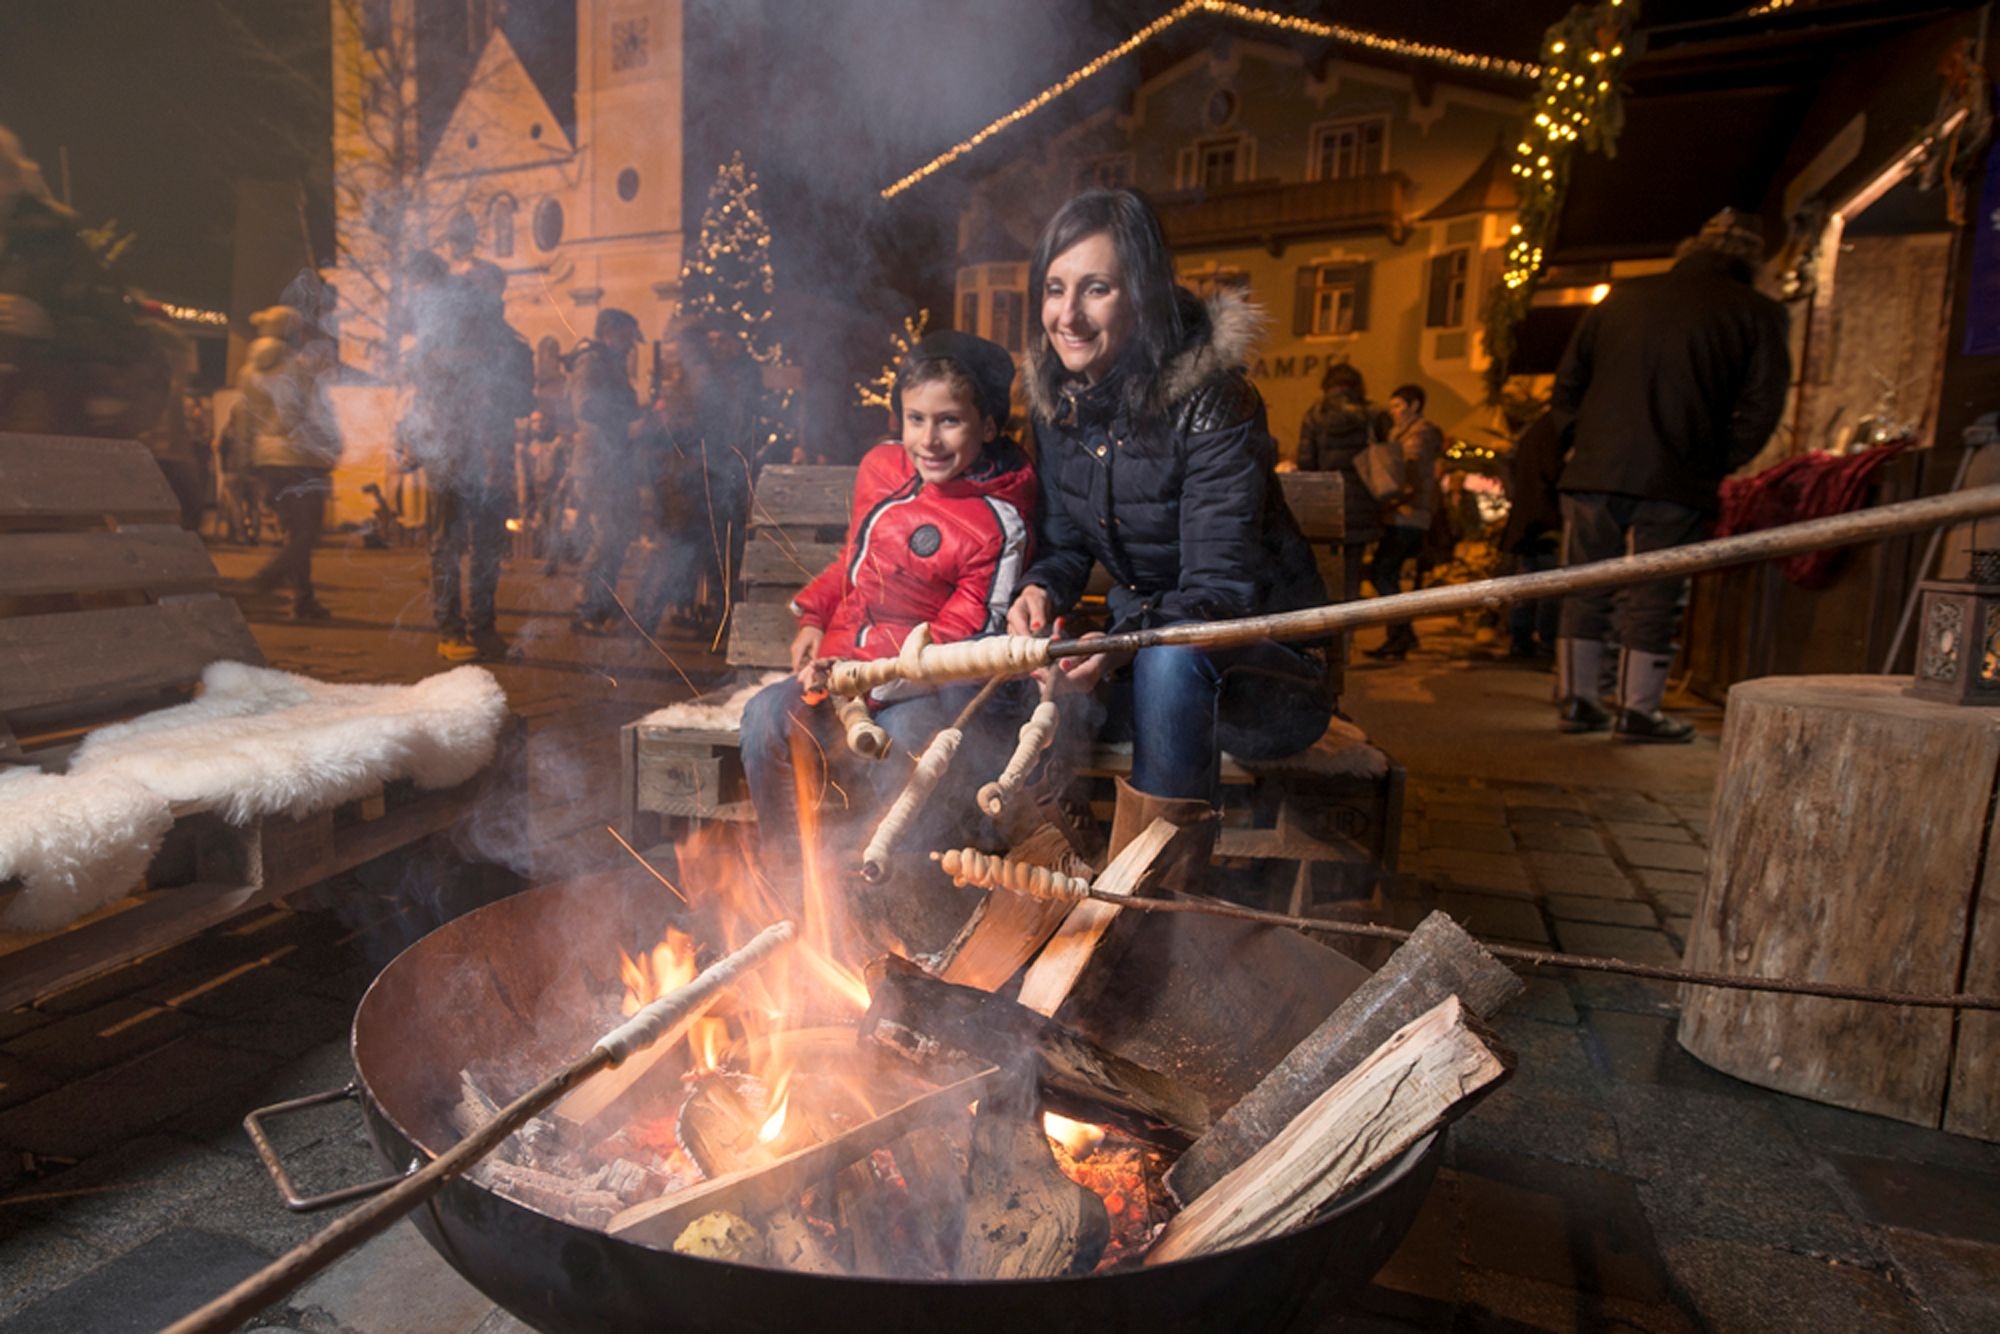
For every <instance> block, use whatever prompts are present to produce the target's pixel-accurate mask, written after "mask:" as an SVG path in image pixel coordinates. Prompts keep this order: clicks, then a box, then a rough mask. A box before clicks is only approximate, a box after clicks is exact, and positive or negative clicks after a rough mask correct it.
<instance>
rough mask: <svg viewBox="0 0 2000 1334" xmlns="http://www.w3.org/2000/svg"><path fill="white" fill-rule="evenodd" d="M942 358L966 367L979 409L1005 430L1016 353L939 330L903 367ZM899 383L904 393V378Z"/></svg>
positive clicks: (920, 342)
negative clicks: (976, 394) (977, 397)
mask: <svg viewBox="0 0 2000 1334" xmlns="http://www.w3.org/2000/svg"><path fill="white" fill-rule="evenodd" d="M939 358H943V359H948V360H951V361H955V362H957V363H958V364H959V365H960V366H962V367H964V368H965V373H966V374H967V375H970V376H971V377H972V383H973V387H974V389H975V390H976V391H977V393H978V395H979V410H980V411H981V412H983V413H985V414H986V415H987V416H989V417H991V418H992V419H993V420H994V421H996V422H999V423H1000V424H1001V425H1002V426H1003V427H1004V426H1005V425H1006V424H1007V418H1008V415H1009V414H1010V413H1011V412H1012V411H1013V398H1014V356H1013V354H1012V353H1010V352H1009V351H1008V350H1007V349H1006V348H1004V347H1002V346H1000V344H998V343H995V342H993V341H991V340H989V339H985V338H981V337H979V336H978V335H976V334H969V333H963V332H961V331H959V330H957V329H939V330H938V331H937V332H936V333H929V334H925V335H924V336H923V338H921V339H920V340H918V342H917V345H916V346H915V347H913V348H911V349H910V350H909V353H908V354H907V355H906V356H904V358H903V365H904V366H905V367H909V366H911V365H914V364H915V363H917V362H919V361H926V360H935V359H939ZM896 380H897V385H896V387H897V389H898V391H899V392H900V390H901V389H902V376H901V375H900V374H899V375H898V376H897V377H896Z"/></svg>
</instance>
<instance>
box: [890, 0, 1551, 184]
mask: <svg viewBox="0 0 2000 1334" xmlns="http://www.w3.org/2000/svg"><path fill="white" fill-rule="evenodd" d="M1203 13H1207V14H1221V15H1223V16H1225V17H1228V18H1234V19H1241V20H1243V21H1244V22H1247V23H1255V24H1260V25H1262V26H1263V27H1267V28H1276V29H1279V30H1281V31H1284V32H1291V33H1297V34H1300V35H1302V36H1307V37H1318V38H1321V39H1324V40H1326V41H1333V42H1341V43H1344V44H1346V45H1348V46H1358V47H1361V48H1363V49H1365V50H1369V51H1375V52H1380V53H1382V54H1385V55H1394V56H1404V57H1408V58H1410V59H1413V60H1423V61H1428V62H1431V63H1434V64H1441V65H1445V66H1448V67H1450V68H1452V69H1460V70H1467V71H1471V72H1475V73H1480V74H1495V75H1500V76H1502V77H1506V78H1516V79H1533V78H1536V77H1538V76H1540V75H1541V73H1542V69H1541V67H1540V66H1538V65H1535V64H1533V63H1531V62H1528V61H1523V60H1507V59H1503V58H1501V57H1499V56H1483V55H1479V54H1476V53H1474V52H1470V51H1460V50H1457V49H1456V48H1453V47H1449V46H1440V45H1438V44H1436V43H1433V42H1412V41H1406V40H1404V39H1403V38H1400V37H1388V36H1384V35H1383V34H1381V33H1375V32H1369V31H1367V30H1365V29H1362V28H1350V27H1347V26H1346V25H1345V24H1339V23H1320V22H1317V21H1315V20H1313V19H1303V18H1298V17H1296V16H1294V15H1290V14H1274V13H1272V12H1271V11H1270V10H1267V9H1256V8H1253V7H1252V6H1250V5H1242V4H1235V3H1231V0H1185V3H1183V4H1181V5H1179V6H1177V7H1176V8H1174V9H1172V10H1169V11H1168V12H1167V13H1166V14H1164V15H1162V16H1161V17H1159V18H1157V19H1155V20H1153V21H1152V22H1151V23H1148V24H1147V25H1146V26H1145V27H1143V28H1141V29H1139V30H1138V31H1137V32H1135V33H1133V34H1132V35H1131V36H1130V37H1128V38H1126V39H1125V40H1124V41H1122V42H1120V43H1118V45H1116V46H1114V47H1112V48H1111V49H1110V50H1108V51H1106V52H1105V53H1104V54H1102V55H1100V56H1098V57H1097V58H1096V59H1095V60H1092V61H1090V62H1089V63H1088V64H1085V65H1082V66H1079V67H1078V68H1077V69H1074V70H1072V71H1070V73H1069V74H1067V75H1066V76H1064V77H1063V78H1062V79H1061V80H1059V81H1057V82H1056V83H1052V84H1050V85H1049V86H1048V87H1047V88H1044V89H1043V90H1042V91H1041V92H1039V93H1037V94H1035V95H1034V96H1033V97H1031V98H1029V99H1028V100H1027V101H1026V102H1023V103H1022V104H1021V105H1020V106H1018V107H1015V108H1014V109H1013V110H1012V111H1010V112H1008V113H1007V114H1006V115H1004V116H1002V117H1000V118H999V119H998V120H995V121H993V122H992V123H991V124H989V125H987V126H986V127H985V128H984V129H982V130H979V131H978V132H977V133H975V134H972V135H971V136H969V137H967V138H965V139H963V140H961V141H960V142H958V143H956V144H954V145H952V146H951V147H950V148H947V149H946V150H945V151H944V152H942V153H940V154H938V155H937V156H936V157H934V158H932V159H931V160H930V161H929V162H926V163H925V164H924V165H923V166H921V167H918V168H917V169H916V170H915V171H913V172H911V173H910V174H909V175H907V176H905V177H903V178H902V179H901V180H899V181H896V182H895V183H894V184H892V185H889V186H885V187H884V188H883V190H882V192H881V193H882V198H884V199H894V198H895V197H896V196H897V195H899V194H901V193H903V191H905V190H907V189H909V188H910V187H911V186H913V185H915V184H917V183H918V182H919V181H921V180H923V179H924V178H926V177H928V176H932V175H935V174H936V173H938V172H939V171H942V170H943V169H944V168H946V167H948V166H950V165H951V164H952V163H953V162H956V161H957V160H958V159H960V158H962V157H964V156H965V155H966V154H967V153H970V152H971V151H972V150H973V149H975V148H977V147H979V145H981V144H983V143H985V142H986V141H987V140H988V139H991V138H992V137H993V136H994V135H996V134H999V133H1000V132H1001V131H1002V130H1005V129H1006V128H1007V127H1008V126H1010V125H1013V124H1015V123H1017V122H1019V121H1023V120H1026V119H1027V118H1028V117H1030V116H1032V115H1034V114H1035V113H1036V112H1037V111H1040V110H1041V109H1042V108H1043V107H1045V106H1047V105H1048V104H1049V103H1051V102H1053V101H1055V100H1056V99H1057V98H1059V97H1061V96H1063V94H1065V93H1068V92H1070V91H1071V90H1072V89H1074V88H1076V87H1077V86H1078V85H1079V84H1082V83H1085V82H1087V81H1088V80H1090V79H1092V78H1094V77H1096V76H1097V75H1098V74H1101V73H1102V72H1103V71H1104V70H1105V69H1107V68H1109V67H1110V66H1111V65H1114V64H1116V63H1117V62H1118V61H1120V60H1122V59H1124V58H1125V57H1126V56H1128V55H1130V54H1132V52H1134V51H1136V50H1137V49H1139V48H1140V47H1141V46H1144V45H1145V44H1146V43H1147V42H1149V41H1151V40H1152V39H1153V38H1155V37H1157V36H1159V35H1160V34H1161V33H1163V32H1165V31H1166V30H1167V29H1169V28H1171V27H1173V26H1174V25H1175V24H1177V23H1180V22H1181V21H1182V20H1184V19H1187V18H1191V17H1193V16H1194V15H1196V14H1203Z"/></svg>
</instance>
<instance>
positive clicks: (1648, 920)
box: [1542, 894, 1660, 927]
mask: <svg viewBox="0 0 2000 1334" xmlns="http://www.w3.org/2000/svg"><path fill="white" fill-rule="evenodd" d="M1542 902H1543V903H1544V904H1546V905H1547V906H1548V910H1549V916H1551V917H1553V918H1555V919H1556V920H1557V921H1559V922H1565V921H1566V922H1598V923H1602V924H1603V925H1605V926H1638V927H1654V926H1658V925H1659V923H1660V915H1659V914H1658V913H1656V912H1654V911H1653V907H1652V905H1651V904H1649V903H1641V902H1640V901H1639V900H1637V899H1595V898H1588V897H1585V896H1583V895H1580V894H1550V895H1547V896H1545V897H1544V898H1543V900H1542Z"/></svg>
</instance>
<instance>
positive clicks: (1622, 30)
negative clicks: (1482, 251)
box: [1486, 0, 1639, 390]
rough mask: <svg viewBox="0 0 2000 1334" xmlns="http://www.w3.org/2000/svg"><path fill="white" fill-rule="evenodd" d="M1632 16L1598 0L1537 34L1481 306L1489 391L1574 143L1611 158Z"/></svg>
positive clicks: (1558, 209) (1623, 6)
mask: <svg viewBox="0 0 2000 1334" xmlns="http://www.w3.org/2000/svg"><path fill="white" fill-rule="evenodd" d="M1638 17H1639V3H1638V0H1599V3H1597V4H1596V5H1592V6H1588V7H1586V6H1584V5H1578V6H1576V7H1575V8H1574V9H1572V10H1570V12H1569V14H1568V15H1567V16H1565V17H1564V18H1563V19H1562V20H1561V21H1560V22H1558V23H1556V24H1554V25H1552V26H1551V27H1550V28H1549V30H1548V33H1547V34H1546V35H1545V36H1544V38H1543V39H1542V54H1543V57H1544V60H1545V63H1544V64H1543V66H1542V73H1541V82H1540V86H1539V88H1538V89H1537V91H1536V95H1535V101H1534V103H1533V108H1534V114H1533V115H1532V116H1531V117H1530V118H1529V121H1528V124H1527V125H1526V126H1524V127H1523V128H1522V131H1521V137H1520V139H1519V140H1518V141H1517V142H1516V143H1515V145H1514V161H1513V163H1512V164H1511V165H1510V166H1509V167H1508V170H1509V171H1510V172H1511V173H1512V174H1513V176H1514V185H1515V189H1516V191H1517V192H1518V193H1519V194H1520V197H1521V210H1520V217H1519V219H1518V220H1517V221H1516V222H1515V223H1514V224H1513V226H1512V227H1511V228H1509V229H1508V238H1507V246H1506V250H1505V253H1504V255H1503V256H1502V262H1501V271H1500V282H1499V284H1498V285H1497V286H1496V287H1495V289H1494V292H1493V296H1492V298H1491V299H1490V300H1489V301H1488V302H1487V305H1486V354H1487V356H1488V358H1489V361H1488V365H1487V383H1488V385H1489V387H1490V388H1493V389H1495V390H1497V389H1498V387H1499V384H1500V382H1501V381H1502V380H1503V379H1505V377H1506V373H1507V362H1508V360H1509V359H1510V358H1511V357H1512V356H1513V352H1514V338H1515V330H1516V328H1517V327H1518V326H1519V324H1520V322H1521V320H1522V318H1523V317H1525V316H1526V315H1527V313H1528V305H1529V302H1530V301H1531V300H1532V298H1533V296H1534V289H1535V280H1536V278H1537V277H1538V276H1539V275H1540V273H1541V271H1542V262H1543V259H1544V258H1545V250H1546V247H1547V246H1548V244H1549V242H1550V241H1551V240H1552V239H1553V238H1554V235H1555V229H1556V223H1557V221H1558V220H1559V219H1560V218H1561V216H1562V206H1563V196H1564V195H1565V194H1566V193H1568V190H1569V173H1570V164H1571V162H1572V160H1573V159H1574V156H1575V154H1576V150H1577V147H1578V145H1582V146H1583V147H1585V148H1589V149H1592V150H1594V151H1596V152H1600V153H1603V154H1604V155H1605V156H1607V157H1610V156H1612V155H1613V153H1614V151H1615V147H1616V144H1617V141H1618V132H1619V131H1620V130H1621V129H1623V128H1624V124H1625V114H1624V109H1623V105H1622V102H1621V100H1620V95H1619V89H1618V71H1619V69H1620V67H1621V66H1622V65H1623V64H1624V62H1625V42H1626V40H1627V38H1628V37H1629V35H1630V33H1631V31H1632V25H1633V24H1634V23H1635V22H1637V21H1638Z"/></svg>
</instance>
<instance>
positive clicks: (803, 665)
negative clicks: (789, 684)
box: [792, 625, 826, 680]
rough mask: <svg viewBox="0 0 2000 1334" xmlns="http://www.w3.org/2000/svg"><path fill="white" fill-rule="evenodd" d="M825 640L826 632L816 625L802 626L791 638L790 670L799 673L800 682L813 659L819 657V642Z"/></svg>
mask: <svg viewBox="0 0 2000 1334" xmlns="http://www.w3.org/2000/svg"><path fill="white" fill-rule="evenodd" d="M825 638H826V631H825V630H823V629H821V628H820V627H819V626H817V625H802V626H800V627H799V632H798V633H797V634H795V635H793V636H792V670H793V671H794V672H798V673H801V676H800V679H801V680H803V679H804V676H803V673H804V672H805V671H806V669H807V668H809V667H811V666H812V663H813V659H814V658H816V657H818V656H819V642H820V640H822V639H825Z"/></svg>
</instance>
